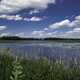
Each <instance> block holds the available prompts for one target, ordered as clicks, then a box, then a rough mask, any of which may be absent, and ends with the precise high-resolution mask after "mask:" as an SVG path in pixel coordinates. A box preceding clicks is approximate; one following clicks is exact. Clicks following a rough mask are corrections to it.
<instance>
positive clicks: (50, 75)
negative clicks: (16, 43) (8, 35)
mask: <svg viewBox="0 0 80 80" xmlns="http://www.w3.org/2000/svg"><path fill="white" fill-rule="evenodd" d="M3 52H4V53H5V52H7V53H6V54H7V55H5V54H4V55H0V80H80V65H79V64H75V63H74V65H73V63H71V64H70V65H68V67H67V66H65V65H64V63H63V62H62V61H55V62H53V61H49V60H48V59H46V58H43V59H38V60H33V59H26V58H25V59H24V58H23V59H21V58H19V57H16V59H15V57H14V56H11V55H10V52H9V49H6V51H3Z"/></svg>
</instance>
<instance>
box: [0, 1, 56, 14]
mask: <svg viewBox="0 0 80 80" xmlns="http://www.w3.org/2000/svg"><path fill="white" fill-rule="evenodd" d="M54 3H55V0H1V1H0V13H11V12H16V11H19V10H22V9H27V8H33V9H45V8H47V7H48V4H54Z"/></svg>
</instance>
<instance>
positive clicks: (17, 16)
mask: <svg viewBox="0 0 80 80" xmlns="http://www.w3.org/2000/svg"><path fill="white" fill-rule="evenodd" d="M0 19H7V20H15V21H17V20H23V17H21V16H20V15H5V14H4V15H0Z"/></svg>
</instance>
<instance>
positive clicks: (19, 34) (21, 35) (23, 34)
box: [15, 32, 25, 37]
mask: <svg viewBox="0 0 80 80" xmlns="http://www.w3.org/2000/svg"><path fill="white" fill-rule="evenodd" d="M15 36H19V37H25V33H24V32H21V33H17V34H15Z"/></svg>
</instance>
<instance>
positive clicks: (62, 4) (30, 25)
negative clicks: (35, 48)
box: [0, 0, 80, 38]
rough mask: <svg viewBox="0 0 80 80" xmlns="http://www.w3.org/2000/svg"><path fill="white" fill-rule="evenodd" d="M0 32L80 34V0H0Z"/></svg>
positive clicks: (9, 34) (52, 34) (38, 35)
mask: <svg viewBox="0 0 80 80" xmlns="http://www.w3.org/2000/svg"><path fill="white" fill-rule="evenodd" d="M0 36H20V37H67V38H80V0H0Z"/></svg>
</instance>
